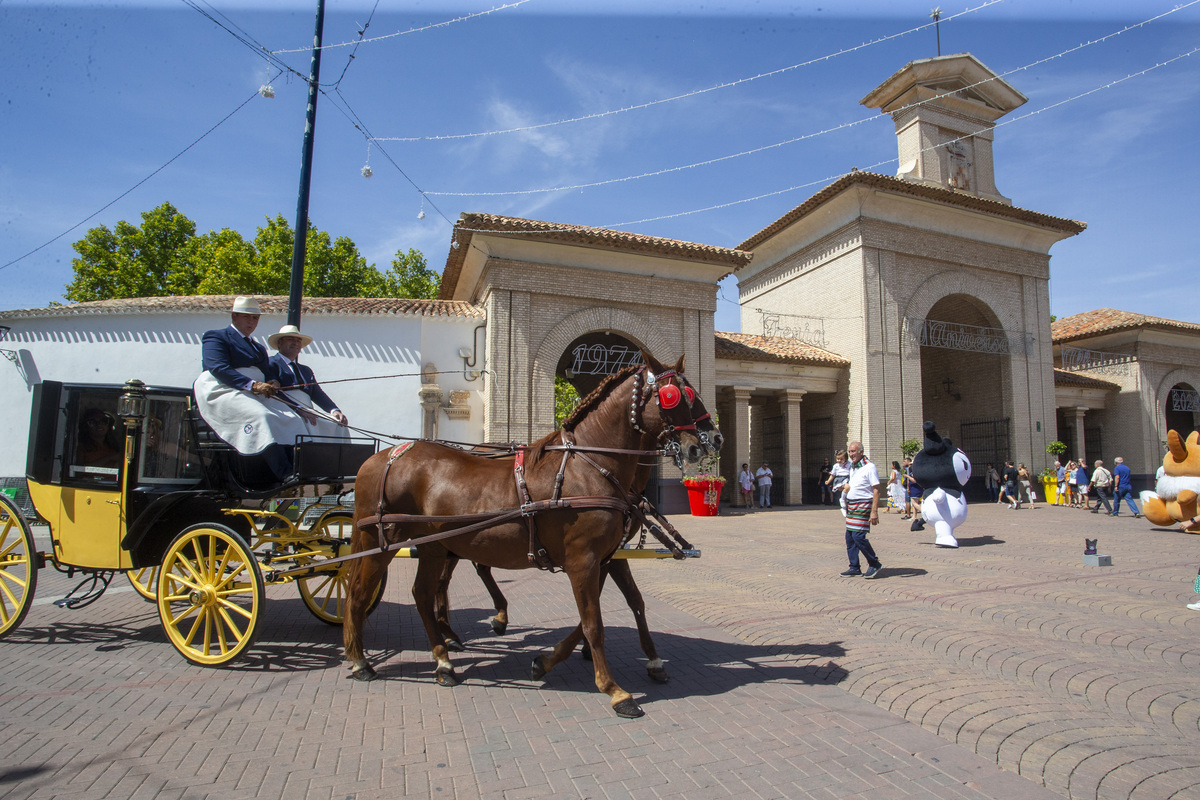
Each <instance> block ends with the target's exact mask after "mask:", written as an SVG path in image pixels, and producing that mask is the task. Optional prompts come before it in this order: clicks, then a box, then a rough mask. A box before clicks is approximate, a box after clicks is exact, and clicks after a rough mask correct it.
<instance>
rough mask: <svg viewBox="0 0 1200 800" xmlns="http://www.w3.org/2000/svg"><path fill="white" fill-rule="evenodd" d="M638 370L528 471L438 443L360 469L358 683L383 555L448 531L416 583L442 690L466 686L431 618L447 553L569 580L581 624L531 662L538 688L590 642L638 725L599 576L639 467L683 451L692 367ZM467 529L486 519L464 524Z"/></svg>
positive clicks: (354, 618)
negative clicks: (607, 642)
mask: <svg viewBox="0 0 1200 800" xmlns="http://www.w3.org/2000/svg"><path fill="white" fill-rule="evenodd" d="M643 360H644V362H645V363H644V366H640V367H628V368H626V369H624V370H622V371H621V372H619V373H617V374H616V375H613V376H610V377H608V378H606V379H605V380H604V381H603V382H602V383H601V384H600V386H599V387H597V389H596V390H595V391H594V392H592V393H591V394H590V395H588V396H587V397H586V398H585V399H584V400H583V401H582V402H581V403H580V405H579V408H577V409H576V410H575V412H574V413H573V414H572V415H571V416H570V417H569V418H568V419H567V420H566V421H565V422H564V423H563V427H562V429H561V430H559V431H555V432H554V433H552V434H550V435H549V436H546V437H544V438H542V439H541V440H539V441H537V442H535V443H534V444H532V445H530V446H529V447H528V448H526V449H525V450H524V451H523V452H522V456H521V458H518V459H517V462H520V461H523V462H524V469H523V470H521V469H516V470H514V468H513V462H510V461H508V460H507V459H503V460H492V459H486V458H482V457H480V456H478V455H472V454H470V453H467V452H465V451H462V450H458V449H456V448H452V447H447V446H445V445H439V444H436V443H433V442H416V443H414V444H413V445H411V446H410V447H407V448H403V447H398V448H395V449H394V450H391V451H388V450H385V451H382V452H380V453H377V454H376V455H375V456H372V457H371V458H370V459H368V460H367V462H366V463H365V464H363V466H362V468H361V469H360V470H359V472H358V477H357V480H356V481H355V487H356V491H355V506H354V518H355V531H354V534H353V538H352V544H351V552H352V553H366V555H364V557H362V558H358V559H355V560H354V561H352V562H351V567H350V575H349V589H348V592H347V602H346V612H345V622H344V623H343V634H344V642H345V651H346V659H347V660H348V661H350V662H351V676H352V677H354V678H356V679H358V680H371V679H372V678H374V677H375V671H374V670H373V669H372V668H371V666H370V664H368V663H367V660H366V658H365V656H364V653H363V645H362V626H363V622H364V620H365V617H366V611H367V607H368V605H369V601H370V599H371V596H372V594H373V593H374V591H375V589H376V587H377V586H378V585H379V583H380V581H381V580H382V578H383V575H384V573H385V572H386V570H387V566H388V563H389V562H390V561H391V558H392V555H393V552H392V550H390V549H386V548H387V547H389V546H392V545H396V544H397V543H400V542H405V541H411V540H413V539H418V540H420V539H428V537H429V536H431V535H434V534H443V535H444V538H440V539H438V540H436V541H431V542H429V543H426V542H422V543H421V544H420V545H419V546H420V554H421V557H420V558H419V559H418V565H417V574H416V579H415V580H414V582H413V599H414V601H415V604H416V608H417V612H418V613H419V614H420V616H421V621H422V623H423V624H424V626H425V633H426V635H427V636H428V638H429V643H430V646H431V649H432V652H433V658H434V660H435V662H436V663H437V667H436V670H435V676H436V678H437V681H438V683H440V684H442V685H448V686H453V685H455V684H456V683H457V682H458V679H457V676H456V675H455V674H454V668H453V666H452V665H451V663H450V658H449V653H448V650H447V647H446V641H445V638H444V637H443V634H442V632H441V631H440V630H439V629H438V626H437V624H436V620H435V617H434V599H435V595H436V592H437V583H438V577H439V576H440V574H441V572H442V568H443V566H444V563H445V560H446V558H447V557H448V555H449V554H450V553H453V554H454V555H455V556H458V557H459V558H465V559H468V560H470V561H474V562H476V563H478V564H484V565H486V566H489V567H499V568H501V569H527V568H529V567H532V566H558V567H560V568H561V569H562V570H563V571H564V572H566V574H567V577H568V579H569V580H570V581H571V589H572V592H573V593H574V596H575V603H576V606H577V608H578V611H579V619H580V625H579V627H578V628H576V631H575V632H573V633H572V634H571V635H570V636H568V637H567V638H566V639H564V640H563V641H562V642H561V643H559V645H558V646H557V647H555V648H554V650H553V652H551V653H550V654H548V655H547V654H542V655H539V656H537V657H536V658H535V659H534V662H533V667H532V670H531V674H532V677H533V679H534V680H538V679H540V678H541V677H543V676H544V675H545V674H546V673H548V672H550V671H551V670H552V669H553V668H554V667H555V666H556V665H557V664H559V663H560V662H561V661H563V660H564V659H565V658H567V657H568V656H569V655H570V654H571V652H572V651H573V650H574V649H575V646H576V645H577V644H578V643H579V637H582V638H586V640H587V642H588V644H589V646H590V648H591V651H592V659H593V667H594V670H595V681H596V686H597V688H598V689H599V690H600V691H602V692H604V693H605V694H607V695H608V696H609V700H610V704H611V706H612V708H613V710H614V711H615V712H616V713H617V715H618V716H622V717H640V716H642V714H643V713H644V712H643V711H642V709H641V708H640V707H639V706H638V704H637V703H636V702H635V701H634V699H633V697H632V696H631V695H630V694H629V693H628V692H626V691H625V690H624V689H622V688H621V687H620V686H619V685H617V682H616V681H615V680H614V679H613V676H612V673H611V671H610V670H609V666H608V660H607V658H606V656H605V651H604V628H603V623H602V620H601V615H600V572H601V567H602V565H603V563H604V562H605V561H606V560H608V559H609V558H610V557H611V556H612V554H613V553H614V552H615V551H616V549H617V547H619V546H620V544H621V542H622V541H623V539H624V537H625V525H624V519H625V514H626V512H627V511H628V510H629V508H630V507H631V506H632V504H633V502H634V500H633V499H632V498H630V496H629V492H628V490H627V489H626V488H624V487H629V486H632V485H633V482H634V477H635V473H636V472H637V469H638V465H639V463H638V462H639V459H641V458H644V457H647V456H650V455H653V454H654V452H655V451H656V450H657V448H658V447H659V446H660V444H662V443H663V442H667V443H675V444H676V445H677V444H678V442H679V438H678V437H679V435H680V432H681V431H684V430H694V428H695V426H694V424H693V423H692V418H691V410H690V408H689V407H688V404H687V403H686V402H684V400H683V398H684V391H683V382H682V380H681V379H680V378H679V377H678V373H680V372H682V371H683V359H680V360H679V363H677V364H676V366H675V368H674V369H667V368H665V367H664V366H663V365H662V364H661V363H659V362H658V361H656V360H654V359H653V358H652V357H650V356H649V355H648V354H643ZM559 453H561V457H560V456H559ZM514 472H515V474H514ZM523 512H524V513H523ZM454 517H456V518H457V519H445V518H454ZM466 520H470V521H476V520H485V521H482V522H478V523H477V524H472V525H468V526H463V525H462V524H461V523H462V522H463V521H466ZM530 520H532V523H531V524H527V523H529V522H530ZM376 545H378V548H376ZM368 551H370V552H368Z"/></svg>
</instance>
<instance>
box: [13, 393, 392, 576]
mask: <svg viewBox="0 0 1200 800" xmlns="http://www.w3.org/2000/svg"><path fill="white" fill-rule="evenodd" d="M123 389H124V387H122V386H117V385H112V384H107V385H105V384H82V383H62V382H58V381H44V382H43V383H41V384H38V385H37V386H35V387H34V393H33V406H32V409H31V419H30V428H29V431H30V433H29V447H28V453H27V462H26V479H27V482H28V484H29V490H30V496H31V498H32V499H33V502H34V506H35V508H36V509H37V511H38V515H39V516H40V517H41V518H43V519H44V520H45V521H46V522H47V523H49V526H50V530H51V539H52V542H53V544H54V558H55V561H57V562H58V563H59V564H62V565H65V566H72V567H79V568H82V569H90V570H125V569H141V568H144V567H152V566H157V565H158V564H159V563H160V562H161V560H162V556H163V553H164V552H165V551H166V549H167V547H168V545H169V544H170V542H171V540H172V539H173V538H174V537H175V536H176V535H177V534H178V533H179V532H180V531H182V530H184V529H185V528H187V527H189V526H191V525H195V524H199V523H205V522H208V523H220V524H223V525H225V526H228V527H231V528H233V529H234V530H236V531H237V532H238V533H241V534H242V535H243V536H244V537H245V538H246V539H247V541H248V540H249V538H250V533H251V531H250V523H249V521H248V520H247V518H246V517H244V516H242V515H233V516H231V515H228V514H226V513H225V510H226V509H230V508H235V507H238V506H240V505H242V502H243V501H244V500H254V499H259V500H261V499H266V498H270V497H273V496H277V495H278V494H280V493H281V492H282V491H284V490H287V489H289V488H292V487H295V486H298V485H300V484H306V483H307V484H312V483H330V484H341V483H345V482H348V481H352V480H353V476H354V475H355V473H357V471H358V467H359V466H361V464H362V463H363V462H364V461H365V460H366V459H367V458H369V457H370V456H371V455H373V454H374V452H375V450H376V443H375V441H374V440H365V441H364V440H358V441H351V442H347V441H339V442H336V443H334V442H326V441H316V440H313V441H308V440H302V441H301V442H300V443H299V444H297V445H296V453H295V463H296V467H297V472H296V474H295V475H294V476H293V478H292V479H291V480H289V481H287V482H284V483H280V482H279V481H278V480H275V479H274V478H273V477H272V476H271V475H270V473H269V471H268V470H266V468H265V465H264V464H263V462H262V459H261V458H260V457H257V456H242V455H239V454H238V453H237V452H236V451H235V450H234V449H233V448H232V447H230V446H229V445H228V444H226V443H225V442H223V441H222V440H221V439H220V438H219V437H217V436H216V434H215V433H214V432H213V430H212V429H211V428H210V427H209V426H208V424H207V423H206V422H205V421H204V419H203V418H202V417H201V416H200V415H199V414H198V413H197V411H196V405H195V402H194V398H193V396H192V391H191V389H190V388H187V389H185V388H178V387H154V386H150V387H147V388H146V417H145V419H144V420H142V421H141V422H140V423H139V424H137V425H135V426H134V427H133V428H132V429H129V428H127V427H126V426H125V425H124V424H123V422H122V421H121V420H120V419H119V418H118V417H117V416H116V411H117V403H118V399H119V398H120V396H121V394H122V392H123ZM99 420H103V422H98V421H99ZM88 424H92V425H94V426H95V427H96V428H97V429H99V428H104V429H105V435H104V437H101V438H100V439H98V440H97V439H95V438H93V439H92V440H90V441H85V434H84V430H83V429H84V427H85V426H87V425H88ZM127 448H128V449H129V452H128V453H127V452H126V449H127ZM127 456H128V459H127ZM127 463H128V467H129V470H128V471H129V474H128V475H126V474H125V470H126V464H127Z"/></svg>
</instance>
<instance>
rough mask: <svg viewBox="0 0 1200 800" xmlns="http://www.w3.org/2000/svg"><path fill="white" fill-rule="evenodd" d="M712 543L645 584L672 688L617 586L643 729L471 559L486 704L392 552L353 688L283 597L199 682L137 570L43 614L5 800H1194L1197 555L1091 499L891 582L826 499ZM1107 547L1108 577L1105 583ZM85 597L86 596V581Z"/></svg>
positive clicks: (28, 626) (939, 554) (55, 580)
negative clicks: (443, 654) (848, 559)
mask: <svg viewBox="0 0 1200 800" xmlns="http://www.w3.org/2000/svg"><path fill="white" fill-rule="evenodd" d="M674 521H675V523H676V524H677V525H678V527H679V528H680V530H681V532H682V533H683V534H684V535H685V536H687V537H688V538H689V539H691V540H692V543H693V544H694V545H695V546H697V547H699V548H701V549H702V550H703V557H702V558H701V559H699V560H692V561H688V562H685V563H677V562H673V561H669V560H668V561H652V562H638V563H635V564H634V566H633V569H634V574H635V575H636V577H637V579H638V582H639V584H640V585H641V587H642V589H643V591H644V593H645V594H646V600H647V615H648V617H649V620H650V624H651V627H652V629H653V630H654V632H655V639H656V642H657V644H658V647H659V651H660V653H661V654H662V655H663V657H664V658H666V659H667V660H668V664H667V668H668V670H669V672H670V674H671V682H670V683H669V684H666V685H659V684H655V683H652V682H650V681H649V680H648V679H647V677H646V674H645V668H644V665H645V659H644V657H643V656H642V653H641V652H640V650H639V648H638V641H637V636H636V632H635V630H634V629H633V624H632V619H631V616H630V614H629V611H628V609H627V608H625V607H624V605H623V601H622V599H621V597H620V595H619V593H617V592H616V591H615V590H614V589H611V588H610V590H609V591H608V592H606V595H605V598H604V614H605V620H606V622H607V624H608V627H607V631H608V638H607V642H608V650H609V655H610V660H611V663H612V665H613V669H614V672H615V674H616V677H617V679H618V680H619V681H620V683H621V684H622V685H623V686H624V687H625V688H626V689H628V690H629V691H631V692H633V693H634V695H635V696H636V697H637V698H638V700H639V701H640V702H641V704H642V706H643V708H644V709H645V711H646V716H645V717H643V718H642V719H638V720H622V719H618V718H617V717H615V716H614V715H613V714H612V712H611V711H610V710H609V707H608V701H607V698H606V697H604V696H603V695H601V694H599V693H598V692H597V691H596V690H595V687H594V685H593V682H592V674H591V668H590V664H589V663H588V662H586V661H584V660H583V659H582V658H579V657H578V656H576V657H573V658H572V659H570V660H569V661H568V662H567V663H565V664H563V665H562V666H561V667H559V668H558V669H557V670H555V671H554V672H553V673H551V674H550V675H549V676H547V678H546V680H545V681H544V682H542V683H535V682H532V681H530V680H529V675H528V672H529V663H530V661H531V659H532V657H533V656H534V655H535V654H536V653H537V652H539V651H543V650H546V649H548V648H549V647H550V646H551V645H552V644H553V642H555V641H556V640H557V639H558V638H561V636H562V635H564V634H565V633H566V631H567V630H568V629H569V628H570V627H572V626H573V624H574V622H575V621H576V620H577V617H576V616H575V615H574V605H573V601H572V600H571V598H570V592H569V589H568V585H567V582H566V580H565V579H564V577H563V576H561V575H547V574H541V573H537V572H533V571H526V572H520V573H498V577H500V578H501V579H502V584H501V585H502V587H503V589H504V590H505V592H506V593H507V594H508V596H509V599H510V601H511V615H512V624H511V625H510V627H509V630H508V633H507V634H506V635H505V636H501V637H497V636H494V635H493V634H492V633H491V630H490V628H489V627H488V624H487V619H488V617H489V616H490V615H491V609H490V605H489V602H488V600H487V595H486V594H485V593H484V591H483V589H482V586H481V584H480V583H479V581H478V579H477V578H476V576H475V575H474V574H473V573H472V572H471V571H470V570H467V569H463V570H460V571H459V574H458V575H457V576H456V578H455V581H456V583H455V584H454V586H453V587H452V600H453V603H454V606H455V609H456V611H455V615H454V622H455V625H456V627H457V628H458V630H459V632H460V633H461V634H462V635H463V636H464V637H466V638H467V639H468V640H469V641H468V648H469V649H468V651H467V652H465V653H461V654H457V655H456V657H455V664H456V667H457V669H458V672H459V675H460V677H461V678H462V679H463V681H464V682H463V684H462V685H461V686H458V687H456V688H454V689H447V688H440V687H438V686H437V685H436V684H435V683H434V682H433V676H432V673H433V670H432V664H431V660H430V657H429V653H428V649H427V645H426V644H425V642H424V634H423V633H422V630H421V627H420V624H419V621H418V620H417V618H416V616H415V614H414V613H413V611H412V604H411V601H410V599H409V586H410V578H411V576H412V573H413V566H414V565H413V563H412V562H409V561H402V560H397V561H396V562H395V564H394V565H393V567H392V571H391V577H390V583H389V586H388V588H387V592H386V595H385V599H384V602H383V604H382V605H381V606H380V607H379V609H378V611H377V612H376V613H375V614H374V616H373V617H372V618H371V621H370V625H369V627H368V631H367V636H368V641H367V646H368V648H369V649H370V652H371V654H372V656H373V658H374V660H375V663H376V665H377V666H378V667H379V672H380V680H378V681H376V682H374V683H371V684H361V683H356V682H352V681H350V680H347V678H346V675H347V670H346V667H345V665H344V664H343V663H342V662H341V647H340V634H341V631H340V629H337V628H332V627H329V626H327V625H325V624H323V623H321V622H320V621H318V620H317V619H315V618H314V617H312V616H311V615H310V614H309V613H308V612H307V610H306V609H305V608H304V606H303V605H302V603H301V601H300V599H299V597H298V596H297V594H296V592H295V590H294V588H292V587H290V586H279V587H273V588H271V589H269V590H268V595H269V597H270V602H268V603H267V607H266V612H265V616H264V621H263V624H262V626H261V628H260V631H259V638H258V642H257V644H256V645H255V647H254V648H253V650H252V651H251V652H250V654H249V657H248V658H246V659H244V660H243V661H242V662H240V663H238V664H236V665H234V666H232V667H231V668H226V669H206V668H201V667H195V666H191V665H189V664H188V663H186V662H185V661H184V660H183V659H182V658H181V657H180V656H179V655H178V654H177V653H176V651H175V650H174V649H173V648H172V647H171V646H170V645H169V644H168V643H167V641H166V639H165V636H164V634H163V632H162V630H161V628H160V626H159V622H158V618H157V615H156V612H155V609H154V607H153V605H151V604H150V603H147V602H145V601H143V600H142V599H140V598H139V597H138V596H137V595H136V594H134V593H133V592H132V591H131V590H129V589H128V588H127V586H128V585H127V583H126V582H125V581H124V578H122V577H118V578H117V579H116V580H115V581H114V583H113V589H111V590H110V591H109V593H108V594H107V595H105V596H104V597H103V598H101V599H100V600H99V602H97V603H96V604H94V605H92V606H90V607H87V608H84V609H80V610H76V611H64V610H60V609H59V608H57V607H55V606H53V605H51V601H52V600H54V599H55V598H57V597H60V596H62V594H64V593H65V591H66V590H67V588H68V586H69V584H68V581H67V579H66V577H65V576H62V575H59V574H58V573H55V572H54V571H53V570H51V569H46V570H43V571H42V572H41V573H40V584H39V590H38V595H37V600H36V605H35V606H34V607H33V609H32V610H31V611H30V613H29V616H28V617H27V618H26V620H25V622H24V625H23V626H22V627H21V628H20V629H19V630H17V631H16V632H15V633H14V634H13V635H11V636H10V637H9V638H8V639H7V640H5V641H4V642H3V643H0V698H2V700H3V702H2V703H0V726H2V727H0V729H2V730H3V732H4V736H3V739H2V741H0V796H4V797H6V798H13V799H14V800H15V799H16V798H52V797H53V798H73V797H79V798H159V799H161V798H205V797H213V798H223V799H233V798H288V800H291V799H292V798H331V799H334V800H341V799H342V798H356V800H357V799H359V798H394V797H440V798H474V797H485V798H504V799H505V800H521V799H522V798H540V797H563V798H597V799H599V798H626V797H629V798H660V797H674V798H687V800H693V799H696V798H718V797H738V798H809V797H811V798H834V797H863V798H868V797H869V798H873V799H876V800H880V799H884V800H886V798H900V797H920V798H930V797H932V798H1022V799H1023V798H1053V797H1060V798H1068V797H1069V798H1136V800H1149V799H1151V798H1198V797H1200V672H1198V667H1200V646H1197V644H1196V642H1197V635H1198V634H1200V612H1197V611H1190V610H1188V609H1187V608H1186V607H1185V605H1186V604H1187V603H1189V602H1192V601H1193V600H1195V599H1197V598H1196V596H1195V595H1194V594H1193V593H1192V581H1193V579H1194V577H1195V575H1196V568H1197V565H1198V564H1200V537H1196V536H1190V535H1187V534H1183V533H1179V532H1176V531H1171V530H1164V529H1154V528H1153V527H1152V526H1151V525H1149V524H1148V523H1147V522H1146V521H1145V520H1134V519H1131V518H1129V517H1123V518H1120V519H1110V518H1106V517H1101V516H1098V515H1092V514H1088V513H1086V512H1081V511H1077V510H1071V509H1063V508H1047V507H1045V506H1039V507H1038V508H1037V509H1035V510H1027V509H1023V510H1020V511H1009V510H1008V509H1007V507H1003V506H994V505H978V504H977V505H972V506H971V508H970V514H969V517H968V520H967V523H966V524H965V525H964V526H963V527H962V528H960V530H959V534H960V541H961V543H962V547H961V548H960V549H958V550H945V549H939V548H936V547H934V546H933V545H932V542H933V534H932V531H926V532H922V533H912V532H910V531H909V529H908V523H907V522H903V521H901V520H900V519H899V518H898V517H896V516H895V515H892V516H890V517H889V516H886V515H885V516H884V518H883V521H882V524H881V525H880V526H879V527H878V528H877V529H876V530H875V532H874V533H873V534H872V539H873V541H874V542H875V545H876V548H877V550H878V551H879V554H880V557H881V559H882V560H883V563H884V569H883V571H882V575H881V577H880V579H878V580H870V581H869V580H863V579H861V578H842V577H839V576H838V573H839V572H840V571H841V570H843V569H845V566H846V565H845V549H844V543H843V534H842V526H841V516H840V514H839V513H838V512H837V511H836V510H831V509H827V508H820V507H816V508H807V507H806V508H797V509H776V510H772V511H766V512H755V513H750V514H743V513H741V512H739V511H736V510H735V511H731V512H727V513H726V514H725V515H723V516H721V517H717V518H707V519H706V518H692V517H678V518H675V519H674ZM1085 537H1087V538H1098V539H1099V542H1100V552H1101V553H1104V554H1108V555H1111V556H1112V566H1111V567H1092V566H1084V565H1083V564H1082V557H1081V556H1082V551H1083V546H1084V543H1083V540H1084V538H1085ZM71 583H73V581H72V582H71Z"/></svg>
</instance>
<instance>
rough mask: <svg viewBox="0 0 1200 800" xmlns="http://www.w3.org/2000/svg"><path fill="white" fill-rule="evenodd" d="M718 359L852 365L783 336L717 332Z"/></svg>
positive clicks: (839, 357)
mask: <svg viewBox="0 0 1200 800" xmlns="http://www.w3.org/2000/svg"><path fill="white" fill-rule="evenodd" d="M715 343H716V354H717V358H728V359H737V360H741V361H774V362H783V363H787V364H820V365H823V366H831V367H844V366H849V365H850V362H849V361H847V360H846V359H844V358H842V357H841V356H838V355H834V354H833V353H830V352H829V351H827V350H822V349H821V348H819V347H813V346H812V345H808V344H804V343H803V342H800V341H798V340H796V339H789V338H786V337H783V336H757V335H754V334H749V333H729V332H727V331H716V338H715Z"/></svg>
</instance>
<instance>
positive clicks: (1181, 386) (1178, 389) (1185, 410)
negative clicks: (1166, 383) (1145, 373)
mask: <svg viewBox="0 0 1200 800" xmlns="http://www.w3.org/2000/svg"><path fill="white" fill-rule="evenodd" d="M1197 415H1200V394H1197V392H1196V388H1195V387H1194V386H1192V385H1191V384H1190V383H1177V384H1175V385H1174V386H1172V387H1171V389H1170V391H1168V392H1167V397H1166V400H1165V401H1164V404H1163V416H1164V417H1165V418H1166V422H1167V430H1172V431H1175V432H1176V433H1178V434H1179V435H1180V436H1182V437H1184V438H1185V439H1186V438H1187V436H1188V434H1190V433H1191V432H1192V431H1194V430H1197V426H1196V417H1197Z"/></svg>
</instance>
